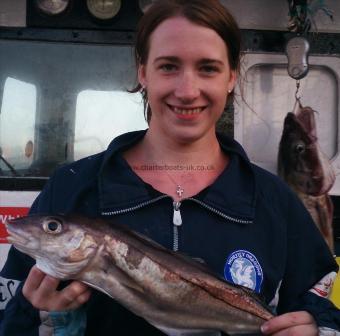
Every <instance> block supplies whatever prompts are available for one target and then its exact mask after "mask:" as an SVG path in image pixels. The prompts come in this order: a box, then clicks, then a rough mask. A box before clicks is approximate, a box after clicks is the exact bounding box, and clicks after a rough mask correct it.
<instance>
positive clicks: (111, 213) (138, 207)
mask: <svg viewBox="0 0 340 336" xmlns="http://www.w3.org/2000/svg"><path fill="white" fill-rule="evenodd" d="M167 197H170V196H168V195H161V196H158V197H156V198H153V199H151V200H149V201H146V202H142V203H139V204H137V205H135V206H133V207H130V208H125V209H119V210H116V211H103V212H102V215H103V216H113V215H120V214H124V213H127V212H131V211H135V210H138V209H140V208H143V207H145V206H147V205H150V204H153V203H155V202H157V201H159V200H161V199H163V198H167Z"/></svg>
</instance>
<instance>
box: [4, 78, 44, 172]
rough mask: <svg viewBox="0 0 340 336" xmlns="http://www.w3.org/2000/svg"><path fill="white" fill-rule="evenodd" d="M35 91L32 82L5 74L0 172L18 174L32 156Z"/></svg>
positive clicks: (28, 163)
mask: <svg viewBox="0 0 340 336" xmlns="http://www.w3.org/2000/svg"><path fill="white" fill-rule="evenodd" d="M36 100H37V92H36V87H35V86H34V85H33V84H30V83H25V82H24V81H21V80H18V79H15V78H10V77H8V78H7V79H6V80H5V84H4V89H3V95H2V104H1V110H0V155H1V156H0V174H1V175H4V176H20V175H23V174H25V171H26V170H27V169H28V168H29V167H30V165H31V164H32V162H33V157H34V124H35V114H36V104H37V102H36Z"/></svg>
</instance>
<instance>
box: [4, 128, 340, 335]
mask: <svg viewBox="0 0 340 336" xmlns="http://www.w3.org/2000/svg"><path fill="white" fill-rule="evenodd" d="M144 134H145V132H143V131H138V132H132V133H127V134H124V135H122V136H120V137H118V138H116V139H115V140H113V142H112V143H111V144H110V146H109V148H108V149H107V150H106V151H105V152H103V153H100V154H96V155H93V156H90V157H88V158H85V159H82V160H79V161H77V162H74V163H72V164H70V165H66V166H64V167H62V168H60V169H58V170H57V171H56V172H55V173H54V175H53V176H52V177H51V178H50V180H49V182H48V183H47V185H46V187H45V188H44V190H43V191H42V192H41V193H40V195H39V196H38V198H37V199H36V201H35V202H34V204H33V206H32V208H31V213H44V214H46V213H48V214H58V213H70V212H77V213H82V214H85V215H88V216H94V217H105V218H110V219H112V218H114V219H115V220H116V221H117V222H118V223H121V224H123V225H127V226H128V227H130V228H132V229H133V230H135V231H138V232H140V233H142V234H144V235H147V236H149V237H150V238H151V239H153V240H155V241H157V242H159V243H160V244H162V245H163V246H165V247H167V248H169V249H172V248H173V247H174V245H175V246H176V245H178V250H179V251H181V252H183V253H185V254H187V255H190V256H192V257H195V258H201V259H203V260H204V261H205V262H206V263H207V264H208V265H209V266H210V267H211V269H212V270H213V271H214V272H215V273H217V274H219V275H220V276H221V277H222V278H225V279H227V280H229V281H233V282H236V283H239V284H243V285H245V286H248V287H250V288H252V289H254V290H255V291H257V292H258V293H260V294H261V296H263V298H264V299H265V301H266V302H267V303H268V304H271V305H272V306H273V307H274V308H275V309H276V310H277V312H278V313H279V314H282V313H285V312H289V311H294V310H307V311H308V312H310V313H311V314H312V315H313V316H314V318H315V320H316V321H317V323H318V325H319V326H320V327H327V328H331V329H335V330H339V329H340V314H339V311H338V310H337V309H336V308H335V307H334V305H333V304H332V303H331V302H330V301H328V300H327V299H326V298H323V297H320V296H318V295H316V294H314V293H312V292H310V291H309V290H310V289H311V288H313V286H314V285H315V284H316V283H317V282H318V281H319V280H320V279H322V278H323V277H324V276H326V275H327V274H329V273H331V272H336V271H337V265H336V263H335V261H334V258H333V257H332V255H331V253H330V252H329V249H328V247H327V245H326V243H325V242H324V240H323V238H322V237H321V235H320V234H319V231H318V229H317V228H316V226H315V225H314V223H313V222H312V219H311V217H310V216H309V214H308V212H307V211H306V210H305V208H304V207H303V205H302V203H301V202H300V201H299V200H298V198H297V196H296V195H295V194H294V193H293V192H292V191H291V190H290V189H289V188H288V187H287V186H286V184H285V183H284V182H282V181H281V180H280V179H279V178H278V177H276V176H274V175H272V174H270V173H268V172H267V171H265V170H263V169H261V168H259V167H257V166H255V165H253V164H252V163H250V161H249V160H248V158H247V156H246V154H245V153H244V151H243V149H242V147H241V146H240V145H239V144H238V143H237V142H235V141H234V140H232V139H229V138H226V137H222V136H219V141H220V145H221V147H222V149H223V150H224V151H225V152H226V153H227V154H228V155H229V157H230V164H229V165H228V167H227V168H226V169H225V171H224V172H223V173H222V174H221V175H220V176H219V177H218V178H217V180H216V181H215V182H214V183H213V184H212V185H211V186H209V187H208V188H205V189H204V190H202V191H201V192H200V193H199V194H197V195H196V196H194V197H190V198H187V199H184V200H183V201H182V202H181V205H180V208H179V211H180V213H181V216H182V222H183V223H182V225H181V226H175V225H174V224H173V213H174V207H173V199H172V198H171V197H169V196H167V195H164V194H162V193H160V192H159V191H157V190H155V189H154V188H152V186H151V185H148V184H146V183H144V182H143V181H142V180H141V179H140V178H139V177H138V176H137V175H136V174H135V173H134V172H133V171H132V169H131V168H130V167H129V165H128V164H127V162H126V161H125V160H124V159H123V157H122V155H121V153H122V152H123V151H124V150H126V149H127V148H129V147H130V146H131V145H133V144H135V143H136V142H137V141H139V140H140V139H141V138H142V137H143V136H144ZM33 264H34V261H33V260H32V259H31V258H30V257H28V256H26V255H23V254H22V253H20V252H18V251H17V250H16V249H14V248H12V249H11V250H10V253H9V257H8V260H7V262H6V264H5V266H4V268H3V270H2V271H1V274H0V275H1V276H3V277H5V278H8V279H17V280H24V279H25V278H26V276H27V273H28V271H29V269H30V268H31V267H32V265H33ZM42 321H43V323H42ZM51 321H52V328H53V323H55V324H56V325H58V323H59V324H61V325H64V327H65V328H67V326H68V324H72V323H71V322H72V321H76V322H77V323H76V324H77V325H78V327H79V326H81V327H82V328H84V330H85V331H84V333H85V334H86V335H98V336H100V335H134V334H138V335H148V336H152V335H162V333H161V332H160V331H158V330H156V329H155V328H154V327H152V326H150V325H149V324H148V323H147V322H145V321H144V320H143V319H141V318H139V317H137V316H135V315H133V314H132V313H130V312H129V311H127V310H126V309H124V308H123V307H122V306H121V305H119V304H118V303H116V302H115V301H114V300H112V299H111V298H109V297H108V296H106V295H104V294H102V293H100V292H98V291H95V290H94V291H93V293H92V296H91V298H90V300H89V302H88V303H87V304H85V305H84V307H82V309H80V310H79V311H77V310H76V311H73V312H69V313H65V314H59V315H58V314H53V313H52V314H46V313H44V312H39V311H38V310H36V309H34V308H33V307H32V306H31V305H30V303H29V302H27V301H26V300H25V298H24V297H23V295H22V293H21V286H20V287H19V289H18V291H17V293H16V295H15V296H14V297H13V299H12V300H11V301H10V302H9V303H8V305H7V308H6V311H5V314H4V319H3V321H2V323H1V327H0V335H2V336H3V335H6V336H8V335H10V336H16V335H25V336H30V335H32V336H38V335H39V328H40V329H41V330H42V329H44V328H45V329H46V326H47V325H49V323H50V322H51ZM70 321H71V322H70ZM73 325H74V324H73ZM65 330H71V329H65ZM64 334H65V335H71V331H68V332H66V331H65V332H64ZM64 334H63V333H59V334H58V335H64Z"/></svg>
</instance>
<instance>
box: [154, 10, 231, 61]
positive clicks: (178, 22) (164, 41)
mask: <svg viewBox="0 0 340 336" xmlns="http://www.w3.org/2000/svg"><path fill="white" fill-rule="evenodd" d="M184 52H185V53H186V54H188V55H190V53H193V54H194V53H198V52H199V53H200V55H201V56H202V57H203V55H205V56H204V57H205V58H215V57H218V58H221V57H222V58H223V57H227V46H226V44H225V41H224V40H223V39H222V38H221V37H220V36H219V35H218V34H217V32H216V31H214V30H213V29H211V28H208V27H206V26H203V25H199V24H197V23H193V22H191V21H189V20H188V19H186V18H185V17H181V16H179V17H173V18H169V19H167V20H165V21H163V22H162V23H161V24H160V25H159V26H158V27H157V28H156V29H155V30H154V31H153V32H152V34H151V36H150V40H149V57H151V58H155V57H165V56H166V57H168V56H178V53H180V54H181V53H184Z"/></svg>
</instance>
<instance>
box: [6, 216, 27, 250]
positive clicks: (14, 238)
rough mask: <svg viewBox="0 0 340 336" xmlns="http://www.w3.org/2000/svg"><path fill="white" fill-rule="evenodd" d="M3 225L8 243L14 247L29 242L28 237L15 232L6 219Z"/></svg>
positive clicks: (22, 245)
mask: <svg viewBox="0 0 340 336" xmlns="http://www.w3.org/2000/svg"><path fill="white" fill-rule="evenodd" d="M5 227H6V230H7V233H8V237H7V240H8V242H9V243H10V244H13V245H14V246H15V247H24V246H26V245H27V243H28V242H29V239H28V237H25V236H24V235H23V234H22V233H19V232H17V231H16V230H15V228H13V226H12V225H11V221H6V222H5Z"/></svg>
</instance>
